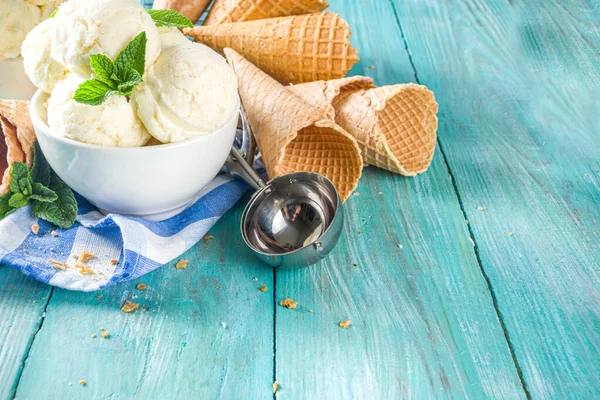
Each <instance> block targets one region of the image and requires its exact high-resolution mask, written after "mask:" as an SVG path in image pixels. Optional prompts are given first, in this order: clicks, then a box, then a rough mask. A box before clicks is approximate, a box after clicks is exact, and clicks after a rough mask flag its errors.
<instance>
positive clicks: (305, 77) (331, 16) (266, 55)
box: [184, 12, 358, 83]
mask: <svg viewBox="0 0 600 400" xmlns="http://www.w3.org/2000/svg"><path fill="white" fill-rule="evenodd" d="M184 33H185V34H186V35H190V36H192V37H193V38H194V39H195V40H196V41H197V42H200V43H202V44H205V45H207V46H209V47H211V48H213V49H214V50H216V51H218V52H221V53H222V52H223V49H225V48H226V47H229V48H232V49H234V50H235V51H237V52H238V53H240V54H241V55H242V56H244V57H245V58H247V59H248V60H249V61H250V62H251V63H253V64H255V65H256V66H257V67H258V68H260V69H262V70H263V71H265V72H266V73H268V74H269V75H271V76H272V77H273V78H275V79H276V80H278V81H280V82H283V83H289V82H291V83H302V82H312V81H317V80H330V79H336V78H342V77H344V76H345V75H346V73H347V72H348V71H349V70H350V69H351V68H352V66H353V65H354V64H355V63H356V62H357V61H358V56H357V51H356V49H355V48H353V47H352V46H350V28H349V26H348V23H347V22H346V21H344V20H343V19H341V18H340V16H339V15H337V14H335V13H331V12H324V13H317V14H309V15H299V16H293V17H283V18H271V19H263V20H260V21H249V22H238V23H233V24H221V25H210V26H197V27H194V28H188V29H184Z"/></svg>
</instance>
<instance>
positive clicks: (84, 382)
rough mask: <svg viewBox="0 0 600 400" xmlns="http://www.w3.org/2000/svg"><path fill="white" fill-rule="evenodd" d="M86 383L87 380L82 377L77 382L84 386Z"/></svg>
mask: <svg viewBox="0 0 600 400" xmlns="http://www.w3.org/2000/svg"><path fill="white" fill-rule="evenodd" d="M86 383H87V382H86V381H85V380H84V379H80V380H79V384H80V385H81V386H85V385H86Z"/></svg>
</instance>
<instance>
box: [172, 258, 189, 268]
mask: <svg viewBox="0 0 600 400" xmlns="http://www.w3.org/2000/svg"><path fill="white" fill-rule="evenodd" d="M188 262H189V261H188V260H179V261H178V262H177V264H175V268H177V269H185V267H187V265H188Z"/></svg>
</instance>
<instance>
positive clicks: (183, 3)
mask: <svg viewBox="0 0 600 400" xmlns="http://www.w3.org/2000/svg"><path fill="white" fill-rule="evenodd" d="M209 3H210V0H155V1H154V4H153V5H152V8H153V9H155V10H163V9H164V10H175V11H177V12H178V13H180V14H183V15H185V16H186V17H187V19H189V20H190V21H192V23H193V24H195V23H196V21H198V18H200V16H201V15H202V13H203V12H204V10H206V7H208V4H209Z"/></svg>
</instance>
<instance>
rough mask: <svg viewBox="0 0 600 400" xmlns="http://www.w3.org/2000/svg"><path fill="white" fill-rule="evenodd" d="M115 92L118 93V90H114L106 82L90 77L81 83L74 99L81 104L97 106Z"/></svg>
mask: <svg viewBox="0 0 600 400" xmlns="http://www.w3.org/2000/svg"><path fill="white" fill-rule="evenodd" d="M114 93H117V91H116V90H113V89H112V88H111V87H110V86H108V85H107V84H106V83H104V82H102V81H99V80H98V79H90V80H87V81H85V82H83V83H82V84H81V85H79V87H78V88H77V90H76V91H75V96H73V99H74V100H75V101H76V102H78V103H81V104H87V105H89V106H97V105H100V104H102V103H104V101H105V100H106V99H107V98H108V97H109V96H110V95H112V94H114Z"/></svg>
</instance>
